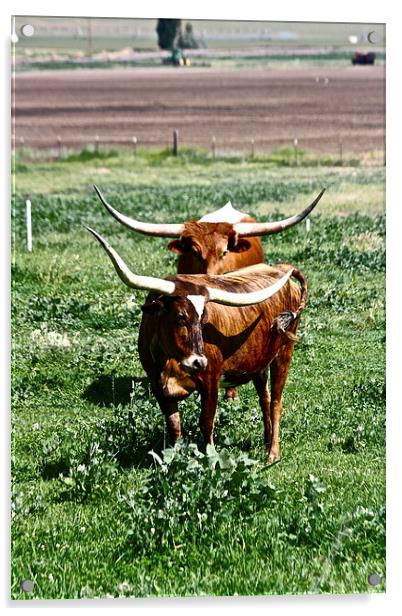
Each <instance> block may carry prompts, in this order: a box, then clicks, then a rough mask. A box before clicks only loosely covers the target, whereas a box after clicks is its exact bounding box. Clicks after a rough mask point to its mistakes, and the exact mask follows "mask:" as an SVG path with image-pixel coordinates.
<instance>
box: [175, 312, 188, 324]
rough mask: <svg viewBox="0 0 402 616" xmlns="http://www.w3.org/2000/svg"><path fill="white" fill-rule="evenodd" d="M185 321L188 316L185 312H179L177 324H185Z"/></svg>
mask: <svg viewBox="0 0 402 616" xmlns="http://www.w3.org/2000/svg"><path fill="white" fill-rule="evenodd" d="M185 320H186V315H185V314H184V313H183V312H178V313H177V314H176V321H177V323H184V321H185Z"/></svg>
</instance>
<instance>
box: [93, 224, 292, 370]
mask: <svg viewBox="0 0 402 616" xmlns="http://www.w3.org/2000/svg"><path fill="white" fill-rule="evenodd" d="M88 230H89V231H90V232H91V233H92V234H93V235H94V236H95V237H96V239H97V240H98V241H99V243H100V244H101V246H102V247H103V248H104V250H105V251H106V253H107V254H108V256H109V258H110V259H111V261H112V263H113V265H114V267H115V269H116V272H117V274H118V275H119V277H120V279H121V280H122V281H123V282H124V284H125V285H126V286H128V287H130V288H134V289H147V290H149V291H151V292H152V294H151V295H150V296H149V301H148V302H147V303H146V304H145V305H144V306H143V307H142V310H143V312H144V313H145V314H146V315H148V316H149V315H151V316H153V317H155V320H154V323H153V329H154V331H155V338H156V339H157V344H158V348H160V349H162V350H163V353H164V355H165V357H168V358H171V359H173V360H174V361H175V362H177V364H178V365H179V366H180V369H182V370H184V371H187V372H191V373H193V372H197V371H198V372H200V371H204V370H205V369H206V367H207V360H206V357H205V355H204V345H203V339H202V327H203V325H204V323H205V321H206V311H205V309H206V304H207V303H208V302H215V303H218V304H223V305H227V306H249V305H251V304H258V303H260V302H263V301H265V300H267V299H268V298H269V297H271V296H272V295H274V294H275V293H276V292H277V291H279V289H281V288H282V287H283V285H284V284H285V283H286V282H287V281H288V279H289V277H290V276H291V274H292V271H293V270H292V269H289V271H288V272H287V273H286V274H285V275H284V276H282V277H281V278H280V279H279V280H277V281H276V282H275V283H274V284H272V285H270V286H269V287H266V288H264V289H258V290H256V291H250V292H247V291H244V290H242V289H241V288H240V289H239V292H237V293H236V292H233V291H226V290H224V289H221V288H219V287H218V288H217V287H215V286H212V287H211V286H208V285H207V284H203V283H202V282H200V283H195V282H193V280H191V277H190V280H189V279H186V276H176V277H172V278H173V279H172V280H166V279H162V278H154V277H151V276H138V275H137V274H134V273H133V272H132V271H131V270H130V269H129V268H128V266H127V265H126V263H125V262H124V261H123V259H122V258H121V257H120V255H119V254H118V253H117V252H116V251H115V250H114V249H113V248H112V247H111V246H110V245H109V244H108V242H106V240H105V239H104V238H103V237H102V236H101V235H99V234H98V233H97V232H96V231H94V230H93V229H89V228H88Z"/></svg>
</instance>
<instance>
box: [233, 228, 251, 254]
mask: <svg viewBox="0 0 402 616" xmlns="http://www.w3.org/2000/svg"><path fill="white" fill-rule="evenodd" d="M250 246H251V243H250V242H249V240H246V239H245V238H242V237H239V236H238V235H237V233H235V232H233V233H231V234H230V235H229V241H228V249H229V250H230V252H244V251H245V250H248V249H249V248H250Z"/></svg>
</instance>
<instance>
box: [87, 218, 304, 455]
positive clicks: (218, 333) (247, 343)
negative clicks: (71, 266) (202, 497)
mask: <svg viewBox="0 0 402 616" xmlns="http://www.w3.org/2000/svg"><path fill="white" fill-rule="evenodd" d="M89 231H91V233H92V234H93V235H94V236H95V237H96V239H97V240H98V241H99V242H100V244H101V245H102V247H103V248H104V249H105V251H106V252H107V254H108V255H109V257H110V259H111V260H112V262H113V265H114V267H115V269H116V271H117V273H118V275H119V277H120V278H121V280H122V281H123V282H124V283H125V284H126V285H127V286H128V287H130V288H135V289H148V290H150V291H151V292H150V293H149V295H148V297H147V299H146V302H145V304H144V306H143V307H142V310H143V317H142V321H141V326H140V332H139V341H138V350H139V356H140V360H141V363H142V365H143V367H144V369H145V371H146V373H147V375H148V377H149V380H150V383H151V387H152V390H153V393H154V395H155V397H156V399H157V401H158V403H159V406H160V408H161V410H162V413H163V414H164V416H165V420H166V425H167V430H168V434H169V438H170V441H171V443H175V442H176V441H177V440H178V439H180V437H181V428H180V415H179V410H178V402H179V401H180V400H183V399H185V398H187V397H188V396H189V395H190V394H191V393H192V392H194V391H198V392H199V393H200V396H201V415H200V428H201V431H202V434H203V436H204V439H205V442H206V443H210V444H213V429H214V419H215V413H216V407H217V401H218V389H219V386H220V385H223V386H225V385H234V386H238V385H241V384H244V383H247V382H249V381H250V380H252V381H253V383H254V386H255V388H256V390H257V393H258V396H259V401H260V406H261V409H262V413H263V421H264V434H265V444H266V450H267V456H268V462H270V463H273V462H276V461H278V460H279V459H280V453H279V420H280V416H281V412H282V392H283V389H284V385H285V382H286V378H287V374H288V370H289V366H290V362H291V359H292V355H293V349H294V343H295V334H296V331H297V327H298V324H299V320H300V314H301V312H302V310H303V309H304V307H305V304H306V301H307V283H306V280H305V278H304V276H303V274H302V273H301V272H299V271H298V270H295V269H294V268H292V267H291V266H290V265H286V264H282V265H280V266H277V267H271V266H268V265H265V264H259V265H254V266H251V267H248V268H244V269H242V270H238V271H236V272H231V273H227V274H224V275H220V276H219V275H208V274H194V275H184V274H183V275H176V276H171V277H169V278H166V279H158V278H152V277H148V276H137V275H135V274H134V273H133V272H131V271H130V270H129V268H128V267H127V265H126V264H125V263H124V261H123V260H122V259H121V257H120V256H119V255H118V254H117V252H116V251H115V250H114V249H113V248H112V247H111V246H110V245H109V244H108V243H107V242H106V241H105V240H104V239H103V238H102V237H101V236H100V235H99V234H98V233H96V232H95V231H93V230H92V229H89ZM290 276H293V277H294V278H296V279H297V280H298V281H299V282H300V283H301V288H300V287H299V286H298V285H296V284H295V283H294V282H293V281H291V280H290ZM268 369H269V372H270V382H271V396H270V395H269V393H268V390H267V387H266V386H267V380H268Z"/></svg>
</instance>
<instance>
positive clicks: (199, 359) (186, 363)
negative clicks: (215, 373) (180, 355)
mask: <svg viewBox="0 0 402 616" xmlns="http://www.w3.org/2000/svg"><path fill="white" fill-rule="evenodd" d="M181 365H182V367H183V368H184V369H185V370H187V371H188V372H204V370H206V367H207V365H208V360H207V358H206V357H205V355H195V354H193V355H190V356H189V357H186V358H185V359H183V361H182V362H181Z"/></svg>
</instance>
